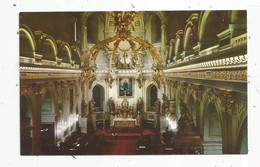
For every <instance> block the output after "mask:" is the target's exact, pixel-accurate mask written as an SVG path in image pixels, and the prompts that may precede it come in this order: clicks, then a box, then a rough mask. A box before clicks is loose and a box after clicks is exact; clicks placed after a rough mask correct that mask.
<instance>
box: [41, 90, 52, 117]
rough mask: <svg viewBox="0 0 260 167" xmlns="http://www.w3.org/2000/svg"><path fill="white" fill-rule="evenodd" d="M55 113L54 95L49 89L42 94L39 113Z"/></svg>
mask: <svg viewBox="0 0 260 167" xmlns="http://www.w3.org/2000/svg"><path fill="white" fill-rule="evenodd" d="M54 113H55V103H54V96H53V94H52V92H51V91H47V92H46V93H45V95H44V99H43V102H42V107H41V114H42V115H46V114H54Z"/></svg>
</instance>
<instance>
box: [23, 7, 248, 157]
mask: <svg viewBox="0 0 260 167" xmlns="http://www.w3.org/2000/svg"><path fill="white" fill-rule="evenodd" d="M19 21H20V24H19V38H20V42H19V44H20V57H19V58H20V153H21V155H147V154H149V155H151V154H247V153H248V147H247V144H248V140H247V13H246V11H244V10H235V11H224V10H221V11H155V12H153V11H138V12H134V11H131V12H130V11H122V12H21V13H20V15H19Z"/></svg>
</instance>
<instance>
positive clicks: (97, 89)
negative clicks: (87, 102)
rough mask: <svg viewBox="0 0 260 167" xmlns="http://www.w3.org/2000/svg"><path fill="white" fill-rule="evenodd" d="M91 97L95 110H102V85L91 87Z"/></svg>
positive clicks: (103, 94)
mask: <svg viewBox="0 0 260 167" xmlns="http://www.w3.org/2000/svg"><path fill="white" fill-rule="evenodd" d="M93 99H94V100H95V102H96V103H95V111H103V105H104V99H105V89H104V87H103V86H102V85H99V84H97V85H95V86H94V87H93Z"/></svg>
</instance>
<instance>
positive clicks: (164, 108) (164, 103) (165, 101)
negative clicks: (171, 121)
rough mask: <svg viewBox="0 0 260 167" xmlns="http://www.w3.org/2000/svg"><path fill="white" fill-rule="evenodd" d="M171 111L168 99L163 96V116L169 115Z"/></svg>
mask: <svg viewBox="0 0 260 167" xmlns="http://www.w3.org/2000/svg"><path fill="white" fill-rule="evenodd" d="M168 109H169V102H168V97H167V96H166V95H165V93H164V94H163V105H162V114H165V113H168Z"/></svg>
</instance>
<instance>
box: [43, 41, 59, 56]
mask: <svg viewBox="0 0 260 167" xmlns="http://www.w3.org/2000/svg"><path fill="white" fill-rule="evenodd" d="M41 50H42V52H41V53H42V54H43V57H42V58H43V59H45V60H52V61H56V57H57V49H56V44H55V43H54V41H53V40H51V39H49V38H48V39H46V40H45V41H43V45H42V48H41Z"/></svg>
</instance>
